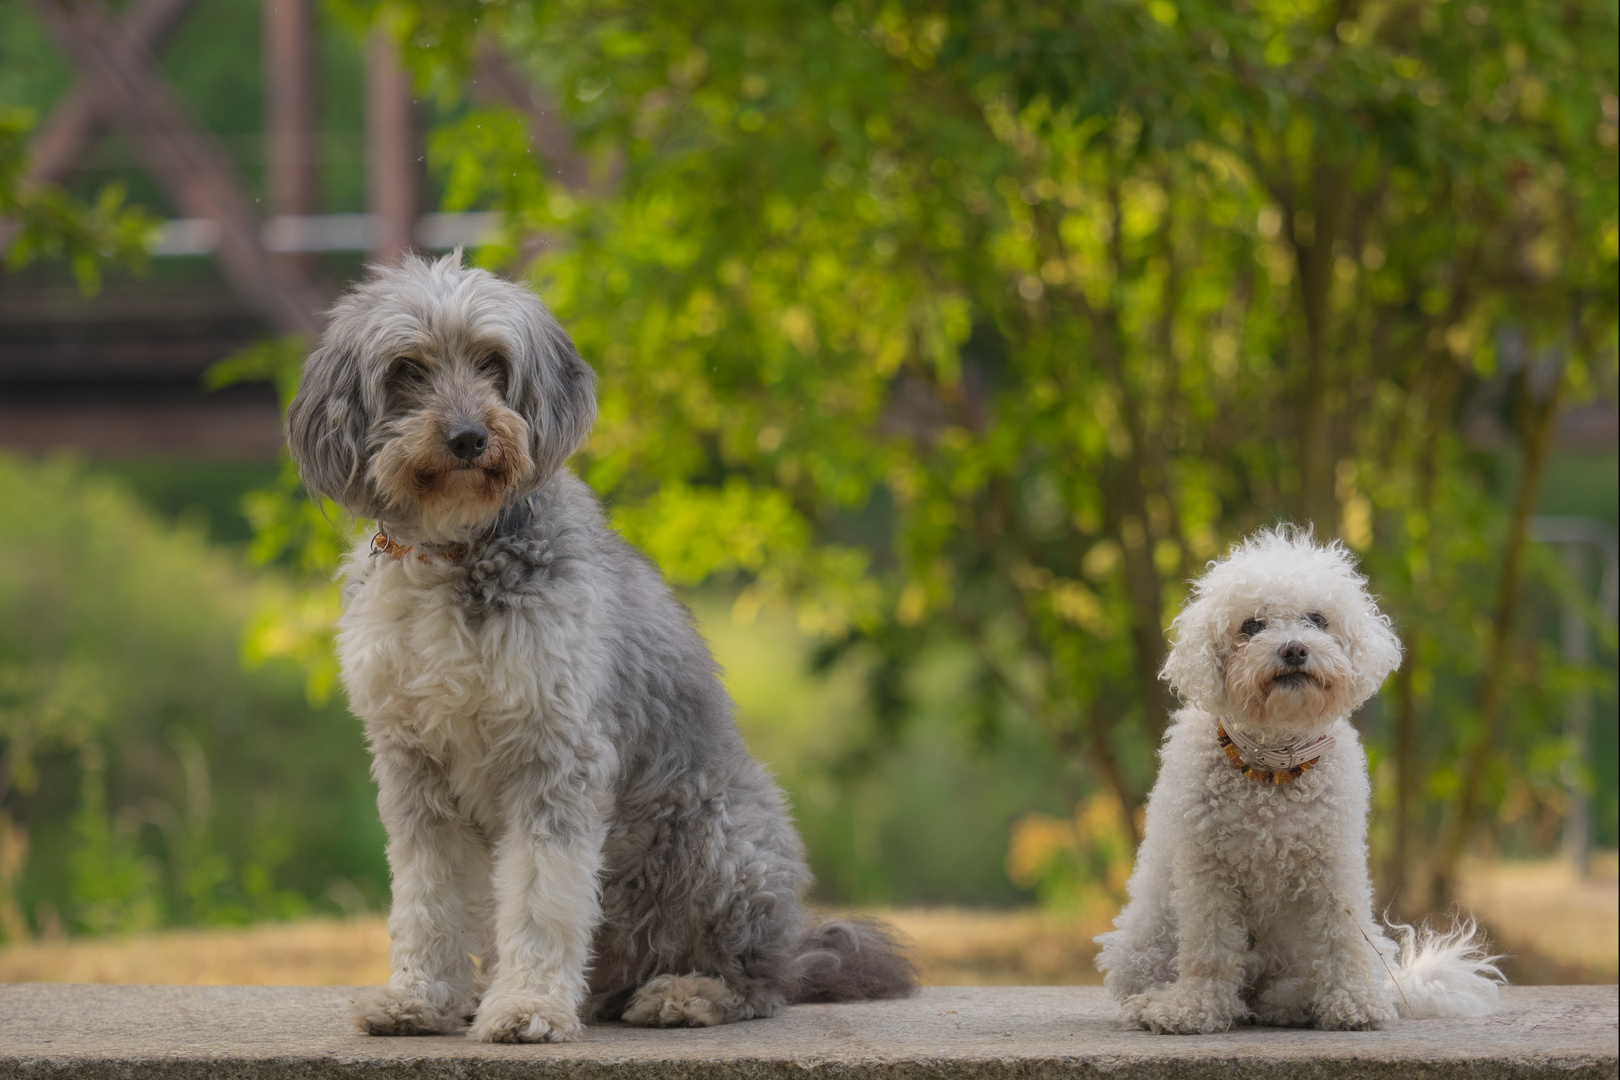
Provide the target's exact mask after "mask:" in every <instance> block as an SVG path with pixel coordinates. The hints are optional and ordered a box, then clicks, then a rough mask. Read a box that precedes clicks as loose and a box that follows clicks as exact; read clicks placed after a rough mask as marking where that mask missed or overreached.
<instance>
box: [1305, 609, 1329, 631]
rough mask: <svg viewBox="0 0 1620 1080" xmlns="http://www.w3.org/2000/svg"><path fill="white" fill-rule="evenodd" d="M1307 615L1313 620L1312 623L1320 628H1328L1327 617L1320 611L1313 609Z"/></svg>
mask: <svg viewBox="0 0 1620 1080" xmlns="http://www.w3.org/2000/svg"><path fill="white" fill-rule="evenodd" d="M1305 617H1306V618H1307V619H1309V620H1311V624H1312V625H1313V626H1315V627H1316V628H1317V629H1318V630H1326V629H1327V617H1326V616H1324V615H1323V614H1322V613H1321V612H1320V611H1313V612H1311V613H1310V614H1309V615H1307V616H1305Z"/></svg>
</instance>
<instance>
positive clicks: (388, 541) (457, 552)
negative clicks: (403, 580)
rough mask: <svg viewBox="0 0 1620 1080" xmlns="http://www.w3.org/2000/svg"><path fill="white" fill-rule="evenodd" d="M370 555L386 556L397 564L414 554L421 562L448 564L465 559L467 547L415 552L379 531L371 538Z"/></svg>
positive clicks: (413, 549) (464, 545) (463, 545)
mask: <svg viewBox="0 0 1620 1080" xmlns="http://www.w3.org/2000/svg"><path fill="white" fill-rule="evenodd" d="M371 553H372V554H373V555H386V556H387V557H388V558H390V559H392V560H394V561H395V562H398V561H400V560H401V559H403V558H404V557H405V556H407V555H411V554H414V555H415V556H416V557H417V558H418V559H421V560H422V561H423V562H427V561H428V560H429V559H434V558H437V559H447V560H449V561H450V562H460V561H461V560H462V559H464V558H466V557H467V545H466V544H451V545H450V546H448V547H443V548H428V549H425V550H423V551H417V550H416V548H415V547H406V546H405V545H404V544H401V543H400V542H399V541H397V540H395V539H394V538H393V537H392V536H389V535H388V534H387V533H385V532H382V531H380V530H379V531H378V533H377V535H376V536H373V537H372V538H371Z"/></svg>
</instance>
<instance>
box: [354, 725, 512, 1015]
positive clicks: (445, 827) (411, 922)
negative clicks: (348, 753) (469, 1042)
mask: <svg viewBox="0 0 1620 1080" xmlns="http://www.w3.org/2000/svg"><path fill="white" fill-rule="evenodd" d="M372 772H373V775H375V776H376V778H377V787H378V800H377V801H378V806H379V808H380V809H381V811H382V818H383V824H384V825H385V826H386V827H387V829H388V866H389V870H390V871H391V873H392V876H393V892H394V899H393V906H392V907H391V909H390V910H389V914H388V936H389V939H390V941H391V943H392V949H391V953H392V960H391V964H390V967H391V971H392V973H391V974H390V975H389V977H388V984H387V985H386V986H383V987H380V988H378V989H376V990H371V991H367V992H365V993H363V994H361V995H360V996H359V997H357V998H356V1000H355V1002H354V1019H355V1022H356V1024H357V1025H358V1026H359V1027H360V1029H361V1030H362V1031H366V1032H369V1033H370V1034H372V1035H441V1034H445V1033H447V1032H451V1031H454V1030H455V1029H456V1028H458V1027H460V1026H461V1025H462V1024H463V1023H465V1022H466V1020H467V1018H468V1017H469V1016H471V1015H472V1011H473V1008H474V1007H475V1006H476V1004H477V977H478V972H477V969H476V968H474V966H473V962H472V957H471V955H470V954H472V953H474V952H476V951H478V949H479V942H480V941H481V940H482V937H483V928H482V926H481V925H480V924H481V917H482V915H483V912H484V907H485V894H486V891H487V889H488V882H489V859H488V853H487V849H486V847H485V845H484V841H483V838H482V837H481V836H480V835H479V834H478V832H477V830H475V829H474V828H473V827H472V825H471V823H470V822H468V821H466V820H464V819H462V818H459V817H456V816H453V815H452V814H451V813H450V812H449V808H450V806H451V805H453V804H452V803H451V802H450V801H449V800H448V799H447V797H446V795H445V789H444V787H443V778H442V777H441V776H440V775H439V774H438V773H437V771H436V770H435V769H434V767H433V766H432V764H431V763H430V762H428V761H427V760H426V759H424V758H421V757H420V756H418V755H415V754H412V753H410V752H408V751H403V750H399V749H397V748H383V749H379V750H378V751H377V753H376V760H375V761H374V763H373V767H372Z"/></svg>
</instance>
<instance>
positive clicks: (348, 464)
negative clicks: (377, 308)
mask: <svg viewBox="0 0 1620 1080" xmlns="http://www.w3.org/2000/svg"><path fill="white" fill-rule="evenodd" d="M368 427H370V420H369V418H368V417H367V415H366V407H365V396H364V394H362V393H361V387H360V364H359V363H358V362H357V361H356V359H355V357H354V356H353V355H351V353H350V351H349V350H348V349H345V348H344V347H343V345H342V343H340V342H332V341H327V342H323V343H322V344H321V346H320V347H319V348H317V349H316V350H315V351H314V352H312V353H310V354H309V358H308V359H307V360H305V361H304V374H303V378H302V379H301V380H300V381H299V384H298V393H297V394H295V395H293V399H292V404H291V405H290V406H288V407H287V448H288V449H289V450H290V451H291V452H292V458H293V461H294V462H295V463H296V464H297V465H298V477H299V479H301V480H302V481H303V482H304V488H305V489H306V490H307V491H308V492H309V493H310V494H311V495H312V496H320V495H325V496H327V497H328V498H331V499H334V500H336V501H337V502H338V503H340V504H341V505H342V506H343V507H344V508H345V509H347V510H350V511H354V512H363V509H364V508H362V507H360V506H359V505H358V503H359V502H361V501H364V497H365V496H364V491H363V487H364V483H365V438H366V430H367V428H368Z"/></svg>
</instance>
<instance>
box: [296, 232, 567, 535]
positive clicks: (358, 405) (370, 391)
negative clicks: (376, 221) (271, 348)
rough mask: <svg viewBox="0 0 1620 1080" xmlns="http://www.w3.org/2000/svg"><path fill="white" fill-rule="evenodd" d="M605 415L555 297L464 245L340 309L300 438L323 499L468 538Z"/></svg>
mask: <svg viewBox="0 0 1620 1080" xmlns="http://www.w3.org/2000/svg"><path fill="white" fill-rule="evenodd" d="M595 417H596V392H595V376H594V374H593V373H592V372H591V369H590V367H589V366H588V365H586V363H585V362H584V361H583V360H581V359H580V357H579V354H578V352H576V351H575V349H574V344H573V342H572V341H570V340H569V338H568V335H567V334H566V333H565V332H564V331H563V328H562V327H561V326H560V325H558V323H557V320H556V319H555V318H554V317H553V316H552V314H551V312H550V311H549V310H547V308H546V306H545V304H543V303H541V301H540V298H539V297H537V296H535V295H534V293H532V292H530V291H529V290H528V289H526V288H524V287H522V286H521V285H516V284H513V283H512V282H510V281H503V280H501V279H500V278H498V277H495V276H494V275H493V274H490V273H488V272H486V271H483V270H472V269H468V268H466V267H463V266H462V265H461V254H460V252H459V251H458V252H456V253H455V254H452V255H447V256H445V257H444V258H442V259H439V260H437V261H432V260H428V259H419V258H414V257H408V258H406V259H405V261H404V262H403V263H402V264H401V265H400V266H397V267H375V268H373V270H372V273H371V276H370V278H368V279H367V280H366V281H365V282H363V283H362V284H360V285H357V286H356V287H355V288H354V289H352V290H351V291H350V292H349V293H348V294H347V295H346V296H344V297H343V299H341V300H339V301H338V302H337V304H336V305H335V306H334V307H333V308H332V312H331V321H330V322H329V324H328V325H327V329H326V333H325V334H323V335H322V336H321V341H320V344H319V346H317V348H316V349H315V351H314V352H312V353H310V355H309V358H308V359H307V360H305V361H304V377H303V381H302V383H301V384H300V386H299V388H298V394H297V396H295V397H294V398H293V402H292V406H291V408H290V409H289V410H288V412H287V441H288V444H289V446H290V448H291V450H292V456H293V460H294V461H296V462H297V463H298V475H299V476H300V477H301V478H302V479H303V481H304V486H305V487H306V488H308V489H309V491H310V492H311V493H313V494H320V495H326V496H329V497H330V498H332V499H334V500H336V501H337V502H338V503H339V504H341V505H342V506H343V507H344V509H346V510H348V511H349V512H350V513H353V514H356V515H359V516H362V517H372V518H377V519H378V520H380V521H382V522H384V523H386V524H387V526H388V527H389V530H390V531H391V532H393V533H394V534H395V535H396V537H398V538H400V539H403V540H407V541H410V542H418V543H454V542H457V541H461V540H467V539H469V538H471V537H473V536H475V535H477V534H478V533H480V532H482V531H483V530H485V529H488V528H489V527H490V526H491V525H493V524H494V522H495V520H496V518H497V517H498V516H499V514H500V512H501V511H502V510H503V509H504V508H506V507H508V506H510V505H512V504H513V503H514V502H516V501H517V500H518V499H520V498H522V497H523V496H524V495H525V494H527V493H528V492H530V491H532V490H534V489H535V488H536V487H538V486H540V485H541V484H543V483H545V482H546V481H547V480H548V479H550V478H551V476H552V475H553V474H554V473H555V472H556V471H557V470H558V469H560V468H561V467H562V465H563V462H565V461H566V460H568V457H569V455H571V454H572V453H573V452H574V451H575V450H576V449H578V447H579V444H580V443H581V442H582V441H583V440H584V438H585V435H586V433H587V432H588V431H589V430H590V427H591V422H592V421H593V420H594V419H595Z"/></svg>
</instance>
